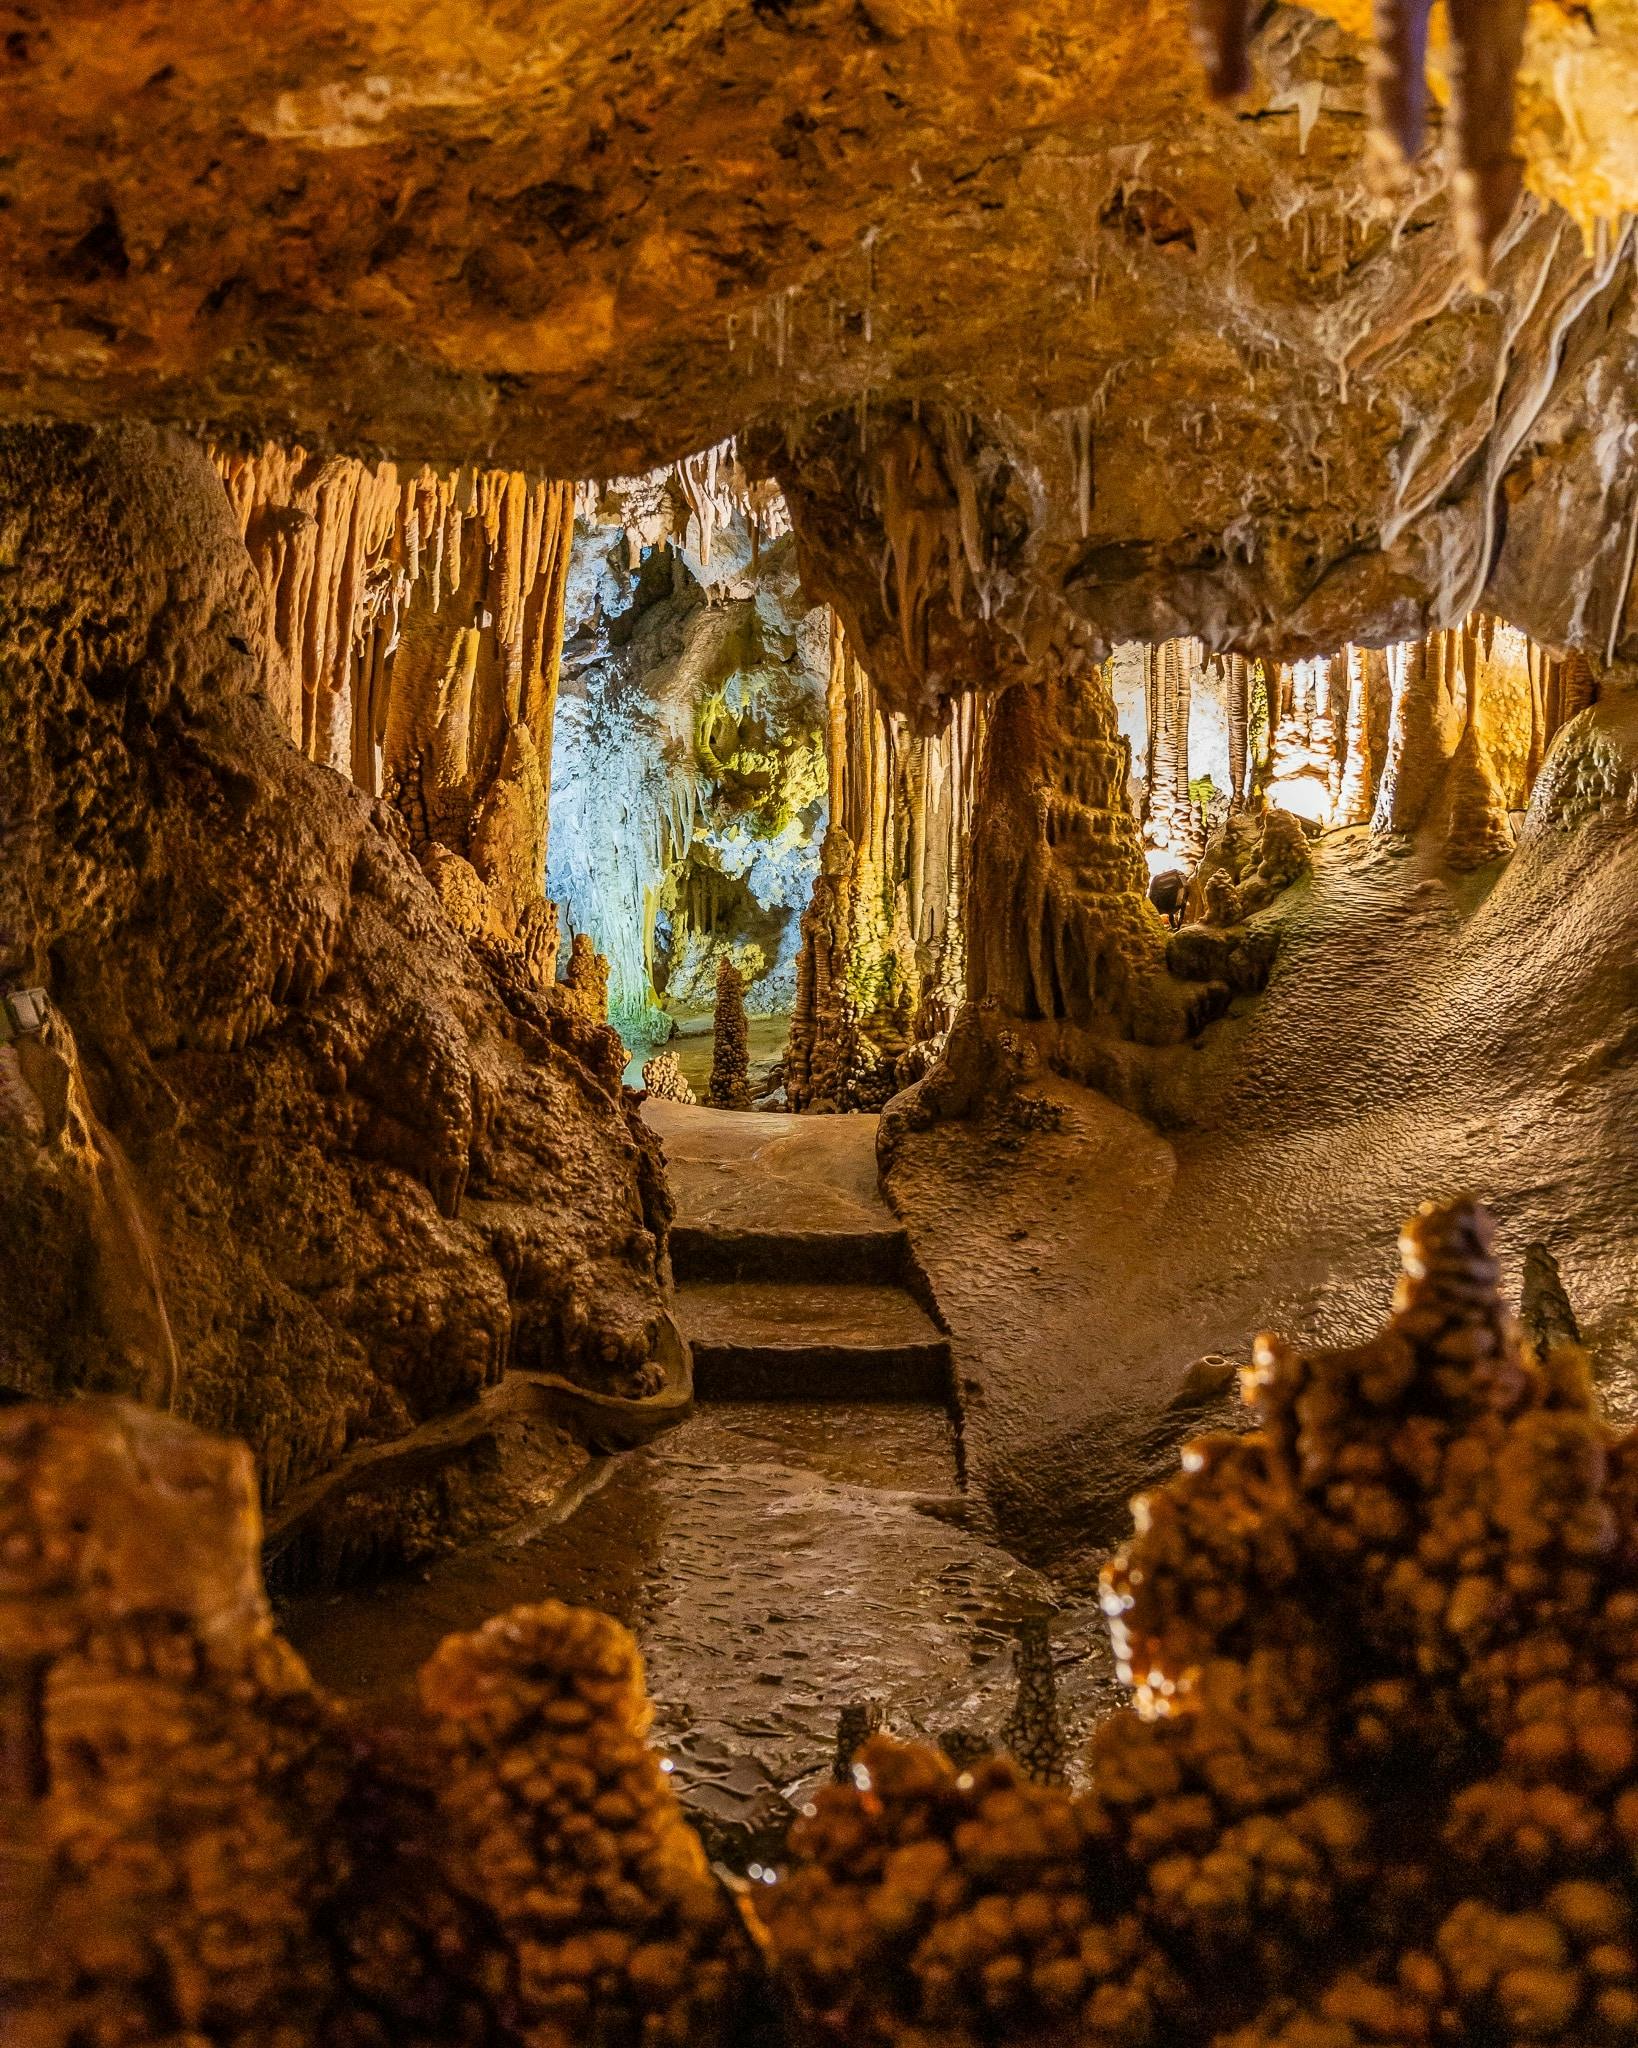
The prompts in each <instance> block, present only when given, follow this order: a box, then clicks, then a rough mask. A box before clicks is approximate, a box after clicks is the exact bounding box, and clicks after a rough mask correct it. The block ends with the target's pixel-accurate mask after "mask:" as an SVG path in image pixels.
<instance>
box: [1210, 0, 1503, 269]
mask: <svg viewBox="0 0 1638 2048" xmlns="http://www.w3.org/2000/svg"><path fill="white" fill-rule="evenodd" d="M1428 12H1429V8H1428V0H1376V9H1375V37H1376V50H1375V53H1374V61H1373V83H1372V91H1371V119H1372V124H1373V129H1374V132H1375V135H1376V137H1377V140H1378V145H1379V147H1380V149H1381V150H1382V151H1383V153H1384V154H1385V156H1386V158H1387V160H1388V161H1389V163H1390V164H1400V163H1408V162H1409V161H1410V159H1411V158H1412V157H1414V156H1415V155H1416V154H1417V153H1418V151H1419V150H1420V149H1421V146H1422V136H1423V130H1424V124H1425V118H1426V92H1425V87H1424V84H1423V62H1424V57H1425V52H1426V47H1427V17H1428ZM1528 14H1529V0H1449V6H1448V9H1447V15H1448V20H1449V25H1450V54H1449V73H1450V114H1449V118H1448V120H1447V123H1446V133H1447V135H1448V137H1449V139H1450V146H1451V158H1452V162H1451V171H1452V185H1453V188H1454V195H1455V201H1456V207H1455V211H1456V228H1457V234H1458V236H1459V237H1460V240H1461V244H1462V250H1463V254H1464V256H1465V258H1466V261H1467V267H1468V271H1469V274H1470V276H1471V278H1472V280H1473V283H1474V285H1475V286H1476V287H1479V286H1482V285H1483V283H1484V280H1485V276H1486V273H1487V271H1488V268H1489V263H1490V257H1491V253H1492V251H1493V250H1494V248H1495V246H1496V243H1497V241H1498V240H1499V238H1500V236H1501V233H1502V230H1503V229H1504V228H1505V227H1506V226H1507V223H1508V221H1509V220H1510V219H1511V218H1512V215H1513V211H1514V209H1515V207H1516V206H1517V205H1518V200H1519V194H1520V192H1521V190H1522V188H1523V176H1524V172H1523V165H1522V164H1521V163H1520V161H1519V158H1518V155H1517V153H1516V152H1515V150H1514V147H1513V90H1514V84H1515V81H1516V79H1517V77H1518V70H1519V64H1520V62H1521V60H1522V58H1523V55H1524V30H1525V23H1526V19H1527V17H1528ZM1190 18H1191V23H1192V26H1193V29H1194V36H1195V42H1196V45H1197V47H1198V49H1199V51H1200V55H1201V61H1202V62H1203V64H1204V66H1205V70H1206V82H1207V85H1208V87H1209V89H1210V91H1211V93H1212V95H1213V97H1214V98H1217V99H1237V98H1238V97H1239V96H1240V95H1241V94H1242V93H1243V92H1245V91H1246V90H1247V88H1248V86H1249V85H1250V82H1251V70H1250V62H1249V54H1248V47H1247V46H1248V43H1249V39H1250V35H1251V29H1252V24H1253V22H1254V20H1255V19H1256V18H1257V17H1256V11H1255V10H1254V9H1253V8H1252V7H1251V6H1250V5H1249V4H1248V0H1192V4H1191V11H1190Z"/></svg>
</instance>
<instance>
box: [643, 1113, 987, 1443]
mask: <svg viewBox="0 0 1638 2048" xmlns="http://www.w3.org/2000/svg"><path fill="white" fill-rule="evenodd" d="M645 1114H646V1115H647V1116H648V1118H649V1120H650V1121H651V1122H653V1123H654V1124H655V1125H656V1127H657V1128H658V1129H659V1130H660V1133H661V1136H662V1139H663V1141H664V1143H665V1147H666V1158H667V1164H668V1167H669V1170H670V1174H671V1181H672V1187H673V1190H674V1192H675V1195H676V1198H677V1208H678V1218H677V1222H676V1224H675V1225H674V1226H673V1229H672V1233H671V1262H672V1272H673V1276H674V1278H675V1280H676V1301H675V1305H674V1307H675V1314H676V1318H677V1322H678V1325H679V1327H680V1328H681V1330H682V1333H683V1335H684V1336H685V1337H686V1338H687V1339H688V1341H689V1344H690V1346H691V1347H692V1349H693V1354H694V1396H695V1399H696V1400H697V1401H700V1402H713V1401H790V1402H811V1401H850V1402H873V1401H920V1402H934V1403H938V1404H940V1405H942V1406H945V1407H948V1408H951V1409H952V1410H953V1407H954V1383H953V1374H952V1364H951V1356H950V1345H949V1339H948V1337H947V1336H946V1335H945V1333H944V1331H943V1329H942V1328H941V1327H940V1324H939V1321H938V1319H937V1309H936V1305H935V1303H934V1301H933V1298H932V1294H931V1290H930V1289H929V1288H928V1286H927V1282H926V1280H925V1277H924V1276H923V1275H922V1273H921V1271H920V1268H919V1266H918V1265H917V1263H916V1260H915V1255H914V1253H913V1252H912V1250H911V1246H910V1240H909V1238H908V1236H907V1235H906V1233H905V1231H904V1230H903V1228H902V1227H901V1225H900V1224H899V1223H898V1221H897V1219H896V1218H895V1217H894V1216H893V1214H892V1212H891V1211H890V1210H889V1209H888V1208H887V1206H886V1204H885V1203H884V1202H883V1201H882V1199H881V1196H880V1195H879V1194H878V1193H877V1190H876V1185H875V1151H874V1145H875V1124H876V1119H875V1118H874V1117H801V1118H798V1117H785V1116H769V1115H766V1114H746V1113H744V1112H732V1111H712V1110H703V1109H699V1108H686V1107H674V1106H672V1105H669V1104H663V1105H662V1104H654V1103H650V1104H649V1105H648V1107H647V1109H646V1111H645Z"/></svg>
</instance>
